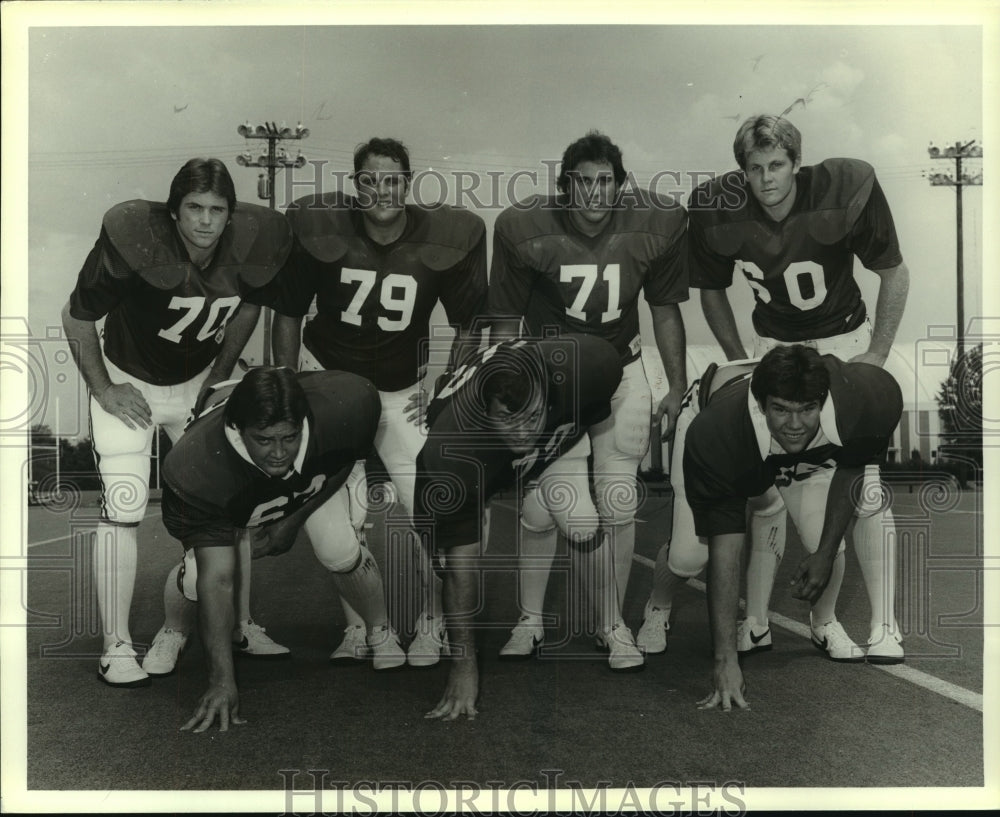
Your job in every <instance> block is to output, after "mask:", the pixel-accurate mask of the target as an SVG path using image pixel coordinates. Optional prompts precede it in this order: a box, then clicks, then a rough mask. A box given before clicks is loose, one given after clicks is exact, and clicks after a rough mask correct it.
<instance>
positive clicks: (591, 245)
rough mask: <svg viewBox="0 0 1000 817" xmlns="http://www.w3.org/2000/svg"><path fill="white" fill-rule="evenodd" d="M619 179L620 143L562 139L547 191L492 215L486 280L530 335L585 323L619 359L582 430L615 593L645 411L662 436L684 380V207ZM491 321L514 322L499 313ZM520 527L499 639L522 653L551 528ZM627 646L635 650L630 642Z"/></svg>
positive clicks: (629, 531) (540, 596)
mask: <svg viewBox="0 0 1000 817" xmlns="http://www.w3.org/2000/svg"><path fill="white" fill-rule="evenodd" d="M626 179H627V177H626V173H625V168H624V166H623V164H622V154H621V150H620V149H619V148H618V147H617V146H616V145H615V144H614V143H613V142H612V141H611V140H610V139H609V138H608V137H606V136H604V135H602V134H599V133H596V132H591V133H588V134H587V135H586V136H584V137H583V138H581V139H578V140H577V141H576V142H573V144H571V145H570V146H569V147H567V148H566V151H565V152H564V154H563V157H562V165H561V169H560V175H559V177H558V181H557V185H558V189H559V194H558V196H555V197H551V196H535V197H533V198H532V199H531V200H529V201H526V202H521V203H519V204H515V205H514V206H512V207H510V208H508V209H507V210H505V211H504V212H503V213H501V214H500V216H499V218H498V219H497V222H496V227H495V231H494V247H493V261H492V267H491V272H490V289H489V313H490V314H491V315H492V316H496V317H497V318H508V319H510V318H515V319H520V320H523V322H524V324H525V325H526V326H527V333H528V334H530V335H536V336H544V335H545V334H546V333H551V332H552V331H553V328H554V329H555V331H557V332H582V333H586V334H592V335H595V336H597V337H601V338H604V339H605V340H607V341H609V342H610V343H612V344H613V345H614V347H615V349H616V350H617V351H618V354H619V356H620V358H621V361H622V365H623V366H624V375H623V377H622V381H621V385H620V386H619V388H618V391H617V392H616V393H615V396H614V399H613V400H612V402H611V412H612V413H611V416H610V417H609V418H608V419H607V420H605V421H604V422H603V423H601V424H599V425H596V426H595V427H594V428H592V429H591V430H590V444H591V446H592V450H593V471H594V477H593V479H594V489H595V493H596V496H597V507H598V510H599V511H600V518H601V530H602V534H603V535H605V536H607V537H608V538H609V540H610V543H611V548H612V552H613V554H614V560H613V564H614V571H615V580H616V584H617V590H618V598H619V603H621V600H622V599H624V595H625V588H626V587H627V585H628V578H629V572H630V570H631V565H632V554H633V552H634V550H635V513H636V510H637V506H638V491H637V487H638V486H637V471H638V467H639V464H640V462H641V461H642V458H643V456H644V455H645V453H646V449H647V448H648V445H649V434H650V419H651V416H653V418H654V419H653V424H654V425H655V426H656V427H657V428H658V427H659V425H660V421H661V419H662V418H663V417H664V416H665V417H666V427H665V436H668V435H669V434H670V433H671V429H672V427H673V424H674V422H675V420H676V417H677V413H678V411H679V409H680V403H681V397H682V396H683V394H684V391H685V390H686V388H687V373H686V370H685V344H684V324H683V320H682V318H681V313H680V308H679V306H678V304H679V303H680V302H681V301H684V300H686V299H687V297H688V276H687V269H686V263H685V262H686V249H685V229H686V221H687V217H686V213H685V211H684V209H683V208H682V207H681V206H680V205H679V204H677V202H675V201H673V200H672V199H669V200H668V199H665V198H664V197H662V196H658V197H654V196H652V195H651V194H650V193H648V192H647V191H644V190H640V189H638V187H636V186H635V185H634V183H633V184H626ZM640 294H641V295H642V296H644V297H645V299H646V301H647V303H648V304H649V307H650V310H651V312H652V317H653V331H654V335H655V340H656V345H657V348H658V350H659V352H660V357H661V359H662V361H663V367H664V370H665V371H666V374H667V378H668V380H669V385H670V391H669V393H668V394H667V395H666V397H664V398H663V400H662V401H661V403H660V405H659V406H658V408H657V410H656V413H655V415H653V412H652V403H651V395H650V389H649V384H648V382H647V380H646V374H645V372H644V371H643V367H642V360H641V358H640V352H641V341H640V337H639V312H638V301H639V297H640ZM500 325H501V326H504V327H505V328H504V329H503V330H501V331H508V332H513V331H514V327H513V326H512V322H510V321H509V320H508V322H507V323H506V324H500ZM520 536H521V548H520V556H521V567H522V569H521V571H520V578H519V598H518V601H519V605H520V608H521V619H520V621H519V622H518V623H517V626H516V627H515V628H514V630H513V632H512V633H511V638H510V640H509V641H508V643H507V644H506V645H505V646H504V647H503V649H502V650H501V656H503V657H505V658H516V657H523V656H527V655H530V654H531V653H532V652H533V650H534V645H535V644H536V643H537V642H538V641H540V640H541V639H542V638H543V637H544V631H543V628H542V617H541V614H542V609H543V601H544V598H545V589H546V586H547V584H548V578H549V572H550V569H551V563H552V557H553V554H554V552H555V547H556V531H555V529H554V527H552V526H547V527H546V526H538V525H535V524H532V522H531V521H530V520H529V519H527V518H522V520H521V529H520ZM621 637H624V633H622V634H621ZM598 640H599V642H600V640H601V638H600V636H599V638H598ZM628 640H629V641H631V640H632V636H631V634H629V635H628ZM631 649H632V651H633V652H635V653H636V654H638V651H637V650H636V648H635V646H634V643H633V646H632V647H631Z"/></svg>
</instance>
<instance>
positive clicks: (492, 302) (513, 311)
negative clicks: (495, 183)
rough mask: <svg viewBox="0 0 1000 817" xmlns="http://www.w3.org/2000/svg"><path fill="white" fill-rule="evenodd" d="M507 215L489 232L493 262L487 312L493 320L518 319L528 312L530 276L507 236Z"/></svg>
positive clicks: (530, 271) (528, 269)
mask: <svg viewBox="0 0 1000 817" xmlns="http://www.w3.org/2000/svg"><path fill="white" fill-rule="evenodd" d="M507 215H508V214H507V213H501V214H500V217H499V218H498V219H497V223H496V226H495V227H494V228H493V261H492V263H491V265H490V286H489V294H488V298H487V311H488V313H489V314H490V315H491V316H494V317H514V316H517V317H520V316H522V315H524V314H525V313H526V312H527V310H528V302H529V301H530V300H531V290H532V287H533V286H534V272H533V271H532V270H531V268H530V267H529V266H528V265H527V264H525V263H524V261H523V260H522V259H521V257H520V255H519V254H518V252H517V248H516V247H515V246H514V242H513V241H512V240H511V237H510V236H509V235H508V218H505V216H507Z"/></svg>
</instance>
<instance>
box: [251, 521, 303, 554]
mask: <svg viewBox="0 0 1000 817" xmlns="http://www.w3.org/2000/svg"><path fill="white" fill-rule="evenodd" d="M298 532H299V526H298V525H289V524H287V523H285V522H276V523H274V524H273V525H268V526H267V527H257V528H250V531H249V533H250V557H251V558H253V559H260V558H261V557H262V556H280V555H281V554H282V553H288V551H290V550H291V549H292V545H294V544H295V537H296V536H297V535H298Z"/></svg>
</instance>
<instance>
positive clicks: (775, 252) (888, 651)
mask: <svg viewBox="0 0 1000 817" xmlns="http://www.w3.org/2000/svg"><path fill="white" fill-rule="evenodd" d="M733 152H734V154H735V156H736V161H737V163H738V164H739V166H740V168H741V169H740V170H738V171H732V172H730V173H726V174H724V175H722V176H720V177H719V178H717V179H714V180H711V181H709V182H706V183H704V184H703V185H701V186H699V187H697V188H696V189H695V190H694V191H693V192H692V193H691V197H690V199H689V201H688V209H689V216H690V228H689V229H690V236H689V248H690V272H691V285H692V286H695V287H699V288H700V289H701V303H702V308H703V310H704V313H705V318H706V320H707V321H708V324H709V326H710V327H711V328H712V331H713V333H714V334H715V337H716V339H717V340H718V341H719V343H720V344H721V346H722V348H723V351H724V352H725V354H726V357H727V358H728V359H729V360H741V359H745V358H746V351H745V348H744V346H743V342H742V341H741V339H740V336H739V332H738V331H737V329H736V322H735V320H734V317H733V312H732V309H731V307H730V304H729V300H728V296H727V294H726V290H727V288H728V287H729V286H730V285H731V284H732V280H733V272H734V269H738V270H739V271H740V272H741V273H742V274H743V276H744V277H745V278H746V280H747V283H748V284H749V285H750V287H751V288H752V289H753V291H754V298H755V300H756V305H755V307H754V310H753V316H752V318H753V326H754V330H755V332H756V335H755V337H754V338H753V357H754V358H759V357H760V356H761V355H763V354H764V352H766V351H767V350H768V349H770V348H773V347H774V346H776V345H778V344H783V343H808V344H809V345H811V346H813V347H814V348H817V349H818V350H819V351H820V352H821V353H824V354H833V355H836V356H837V357H839V358H841V359H842V360H853V361H859V362H865V363H871V364H874V365H876V366H882V365H883V364H884V363H885V360H886V357H887V356H888V354H889V351H890V350H891V348H892V343H893V340H894V339H895V336H896V329H897V327H898V326H899V322H900V318H901V317H902V314H903V308H904V306H905V304H906V295H907V291H908V289H909V272H908V270H907V268H906V265H905V264H904V263H903V258H902V255H901V254H900V251H899V242H898V240H897V237H896V231H895V227H894V226H893V221H892V214H891V212H890V210H889V205H888V203H887V202H886V199H885V196H884V194H883V193H882V188H881V187H880V186H879V183H878V180H877V179H876V178H875V172H874V170H873V169H872V168H871V166H870V165H868V164H866V163H865V162H861V161H857V160H854V159H827V160H826V161H824V162H821V163H820V164H817V165H812V166H803V165H802V137H801V135H800V133H799V131H798V129H797V128H796V127H795V126H794V125H792V124H791V123H790V122H789V121H788V120H787V119H782V118H780V117H776V116H767V115H765V116H754V117H750V118H749V119H747V120H746V121H745V122H744V123H743V124H742V125H741V126H740V129H739V130H738V132H737V134H736V140H735V142H734V144H733ZM855 256H856V257H857V258H858V259H859V260H860V261H861V263H862V264H863V265H864V266H865V267H866V268H867V269H869V270H871V271H872V272H874V273H875V274H876V275H878V277H879V279H880V284H879V293H878V301H877V303H876V307H875V316H874V323H872V321H871V319H870V317H869V313H868V309H867V307H866V306H865V303H864V301H863V300H862V298H861V291H860V289H859V287H858V283H857V281H856V280H855V276H854V269H853V266H854V258H855ZM672 473H673V472H672ZM867 476H868V480H869V483H870V490H876V489H877V481H878V471H877V468H876V467H875V466H872V467H871V468H869V470H868V474H867ZM676 478H677V479H679V478H680V474H679V472H678V473H677V474H676ZM751 510H752V516H751V553H750V563H749V567H748V570H747V615H746V618H745V619H744V620H743V621H742V622H741V623H740V629H739V650H740V652H741V653H752V652H757V651H759V650H766V649H770V648H771V633H770V627H769V624H768V617H767V609H768V603H769V601H770V596H771V589H772V586H773V584H774V577H775V573H776V571H777V567H778V562H779V561H780V559H781V556H782V554H783V552H784V546H785V529H786V513H785V508H784V506H783V505H782V503H781V499H780V497H779V496H778V494H777V493H776V492H775V491H769V492H768V493H767V494H765V495H764V496H763V497H757V498H755V499H754V500H753V501H752V502H751ZM892 525H893V520H892V512H891V511H890V510H889V509H888V508H885V509H881V510H878V511H876V512H874V513H871V514H869V515H866V516H864V517H862V518H860V519H859V520H858V524H857V525H855V526H854V527H853V534H852V535H853V536H854V537H855V539H856V543H855V544H856V548H857V553H858V558H859V561H860V564H861V570H862V575H863V577H864V580H865V586H866V588H867V591H868V597H869V601H870V602H871V608H872V616H871V622H870V624H871V626H870V632H869V638H868V654H869V656H870V657H871V659H872V660H876V661H880V662H882V663H898V662H900V661H902V660H903V647H902V644H901V638H900V634H899V630H898V626H897V624H896V620H895V616H894V614H893V602H894V598H895V542H894V541H893V540H891V539H890V538H888V537H886V535H885V531H886V530H889V529H891V527H892ZM678 533H679V534H682V535H688V534H689V531H681V532H675V539H676V536H677V535H678ZM690 570H691V566H690V565H685V564H682V563H681V561H680V560H678V559H676V558H673V557H671V556H670V554H669V545H665V546H664V547H663V548H662V549H661V551H660V554H659V555H658V557H657V564H656V568H655V570H654V574H655V581H654V590H653V594H652V596H651V598H650V600H649V602H648V603H647V605H646V619H645V622H644V624H643V627H642V628H641V629H640V632H639V635H638V636H637V641H638V642H639V643H640V645H641V646H644V647H645V648H646V649H647V651H649V652H659V651H662V650H663V649H665V648H666V639H665V632H666V629H667V628H668V627H669V624H668V618H669V614H670V607H671V604H672V599H673V595H674V593H675V592H676V589H677V588H678V587H679V586H680V585H681V584H683V583H684V582H685V581H686V580H687V579H688V578H689V577H691V576H692V575H694V574H693V573H691V572H690ZM843 572H844V558H843V556H842V555H841V556H840V557H838V559H837V560H836V562H835V564H834V573H833V578H832V579H831V581H830V583H829V585H828V587H827V592H826V594H824V596H823V598H822V599H821V600H820V602H819V604H818V605H817V607H816V608H815V609H814V610H813V614H814V617H813V632H814V635H816V636H817V637H818V638H820V640H824V641H825V642H826V643H827V644H828V645H829V648H828V649H829V654H830V657H831V658H834V659H838V658H840V657H844V656H850V655H854V654H855V650H856V649H857V647H856V645H855V644H854V642H852V641H851V640H850V639H849V638H848V637H847V634H846V633H845V632H844V630H843V628H842V627H841V625H840V624H839V622H837V620H836V618H835V617H834V615H833V609H834V605H835V603H836V601H837V596H838V594H839V592H840V584H841V581H842V580H843Z"/></svg>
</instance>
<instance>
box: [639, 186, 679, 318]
mask: <svg viewBox="0 0 1000 817" xmlns="http://www.w3.org/2000/svg"><path fill="white" fill-rule="evenodd" d="M650 206H655V205H650ZM664 215H665V216H667V217H668V219H667V221H666V224H665V225H664V235H665V237H666V247H665V249H664V251H663V252H662V253H661V254H660V255H659V256H658V257H657V258H656V259H655V260H654V261H653V264H652V266H651V268H650V274H649V276H648V277H647V278H646V281H645V283H643V287H642V289H643V294H644V295H645V298H646V302H647V303H649V304H650V305H651V306H665V305H667V304H676V303H680V302H681V301H686V300H687V299H688V297H689V295H688V286H689V276H688V252H687V243H688V242H687V222H688V218H687V211H686V210H684V208H683V207H680V205H678V207H677V210H671V211H668V212H667V213H665V214H664Z"/></svg>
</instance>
